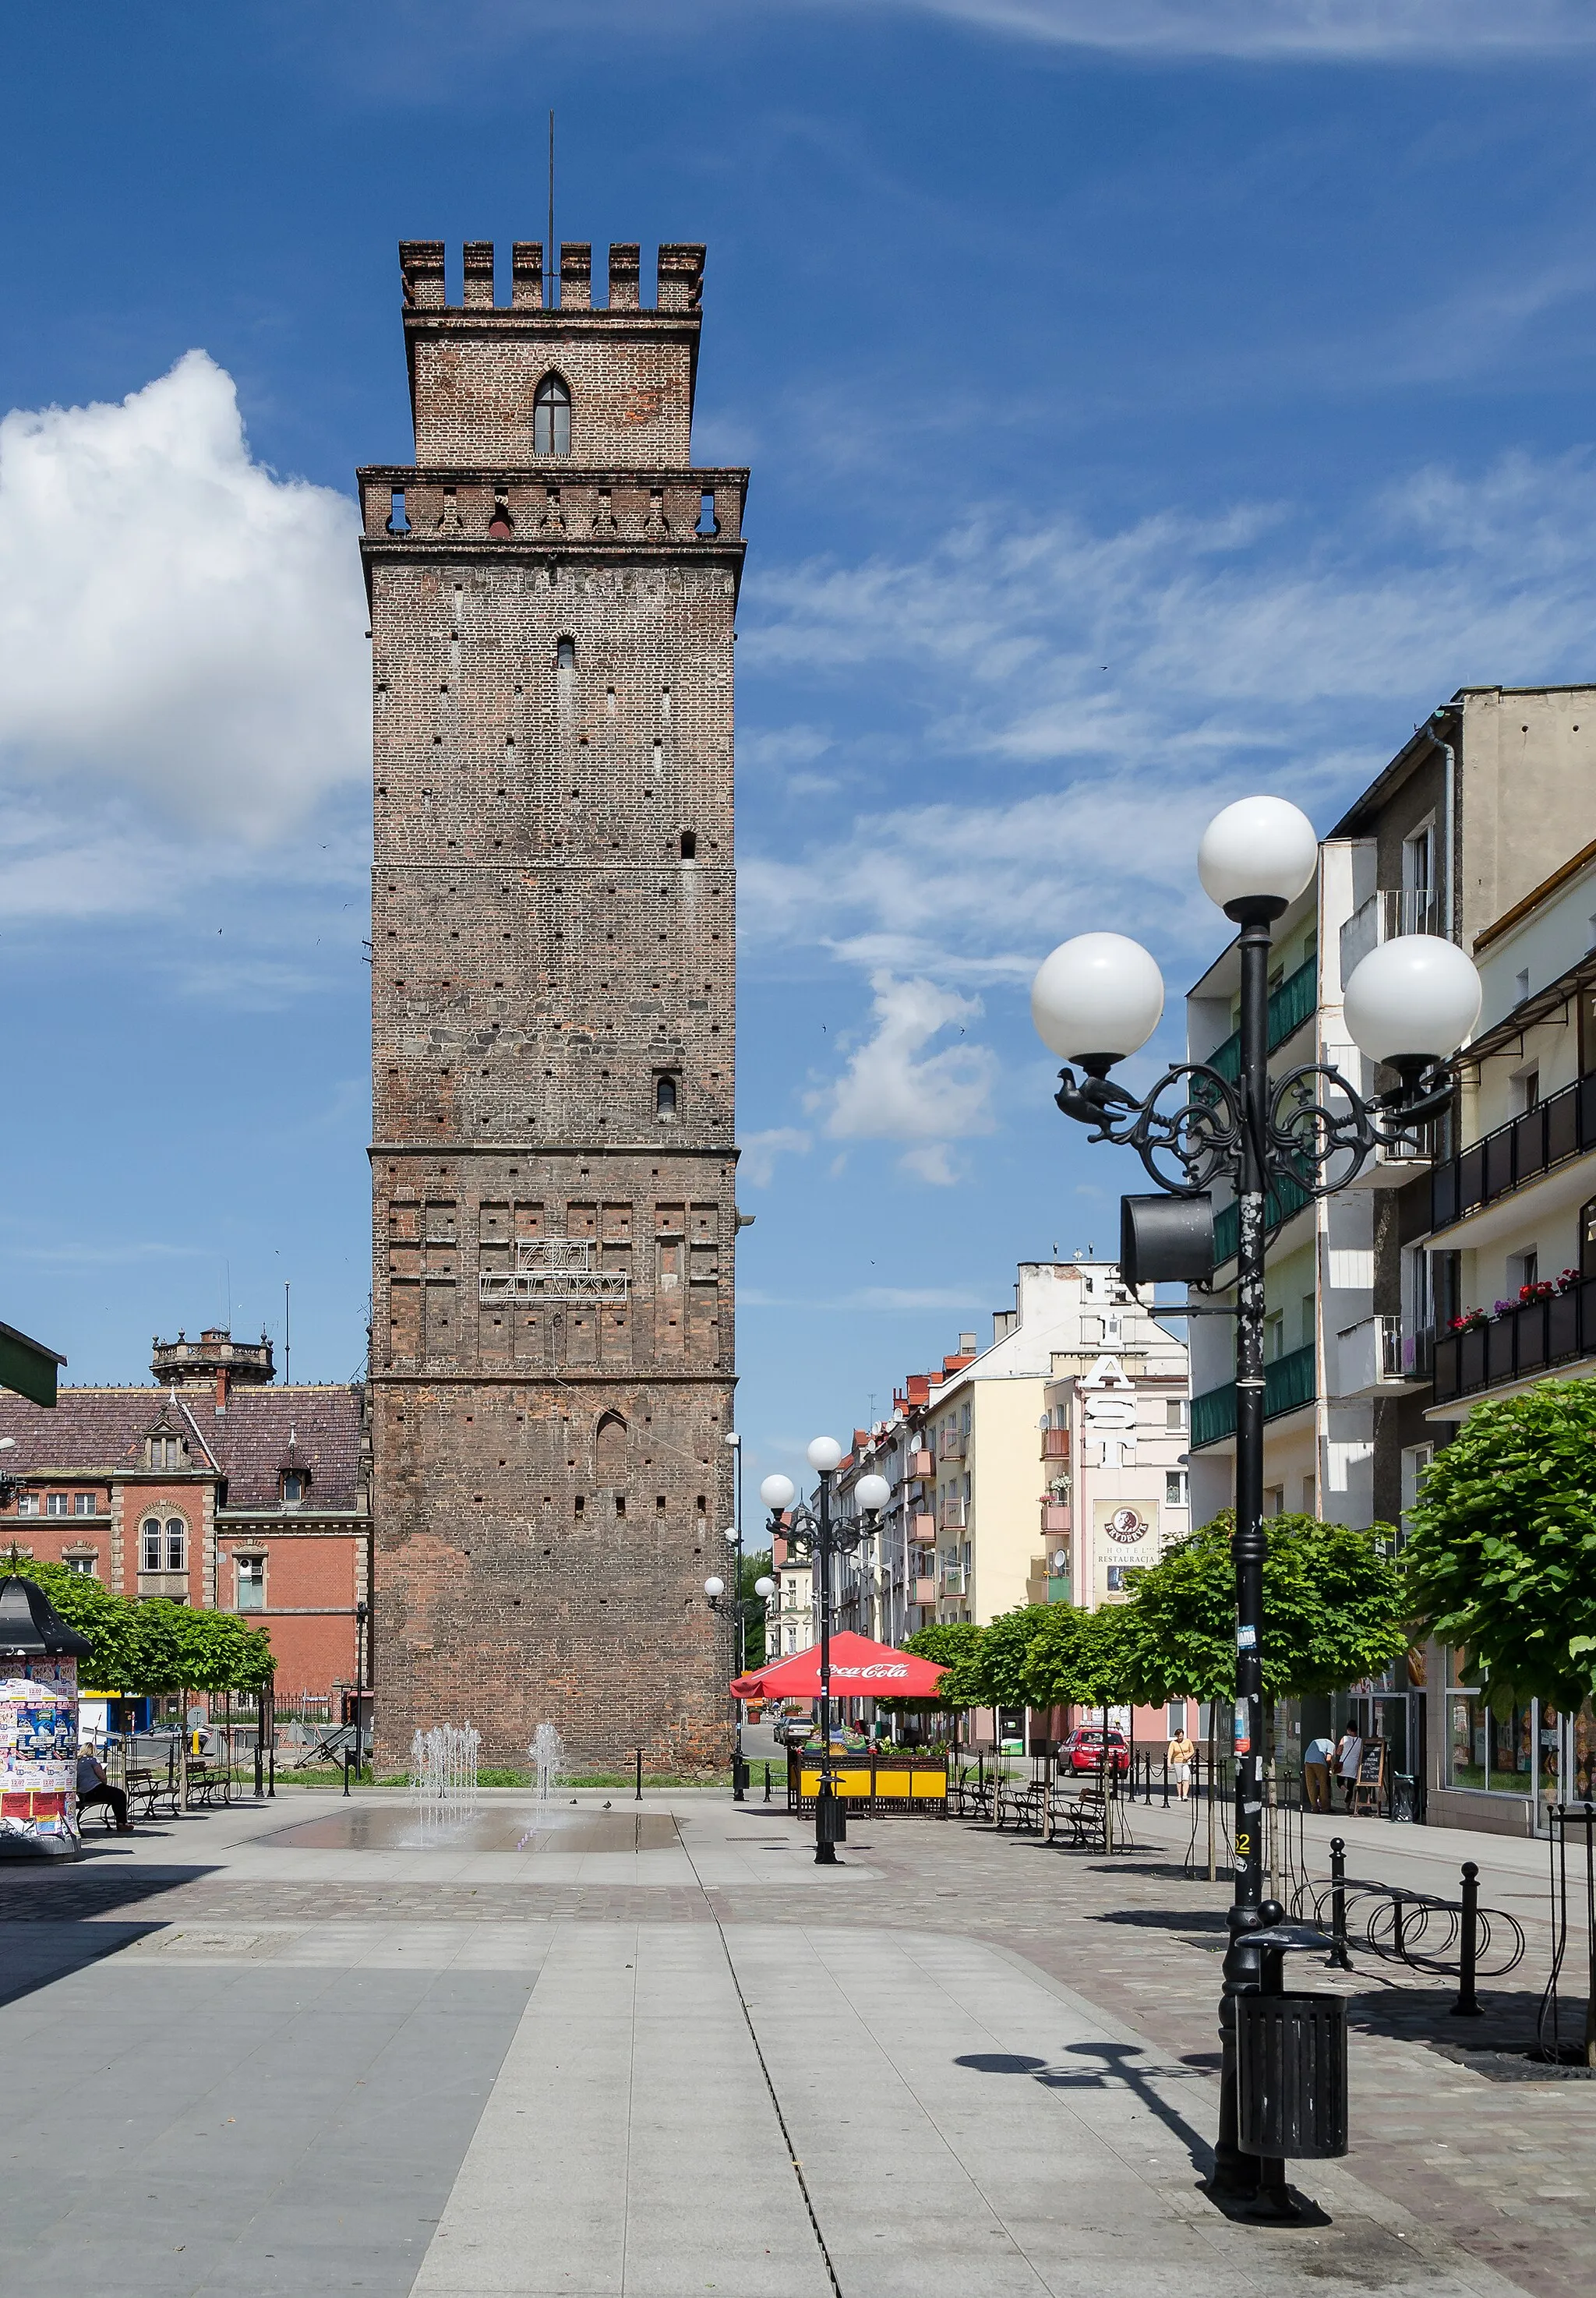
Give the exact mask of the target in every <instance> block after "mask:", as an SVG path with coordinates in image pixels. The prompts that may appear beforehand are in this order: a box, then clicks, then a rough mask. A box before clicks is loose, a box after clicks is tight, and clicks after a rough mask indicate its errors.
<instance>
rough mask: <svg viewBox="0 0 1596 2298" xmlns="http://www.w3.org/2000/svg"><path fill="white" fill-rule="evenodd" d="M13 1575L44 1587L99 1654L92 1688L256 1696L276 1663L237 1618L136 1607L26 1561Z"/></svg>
mask: <svg viewBox="0 0 1596 2298" xmlns="http://www.w3.org/2000/svg"><path fill="white" fill-rule="evenodd" d="M10 1568H11V1569H12V1571H14V1572H18V1573H20V1574H21V1576H22V1577H23V1578H24V1579H26V1580H31V1581H33V1582H35V1583H36V1584H37V1586H39V1587H40V1588H42V1589H43V1590H44V1591H45V1595H46V1596H48V1598H49V1599H50V1601H51V1603H52V1604H54V1607H55V1609H56V1610H57V1611H58V1612H59V1613H60V1615H61V1616H62V1619H63V1620H65V1622H66V1623H67V1624H68V1626H69V1627H73V1628H76V1629H77V1630H78V1631H79V1633H80V1634H82V1635H86V1636H87V1637H88V1639H89V1641H90V1643H91V1644H92V1646H93V1649H92V1650H91V1651H90V1653H89V1655H88V1657H87V1658H86V1659H85V1660H83V1661H82V1662H81V1663H80V1664H79V1670H78V1680H79V1682H80V1683H82V1684H84V1685H85V1686H87V1688H88V1689H89V1690H95V1691H120V1692H125V1693H128V1694H129V1695H130V1696H133V1697H136V1698H142V1697H143V1696H144V1695H145V1694H147V1693H164V1692H180V1691H229V1690H231V1691H254V1690H259V1689H260V1686H261V1685H263V1684H265V1683H269V1682H270V1680H271V1674H272V1670H273V1669H274V1667H275V1666H276V1665H277V1663H276V1661H275V1659H274V1658H273V1657H272V1650H271V1645H270V1643H269V1641H268V1640H267V1638H266V1636H265V1635H264V1634H263V1633H262V1632H261V1631H260V1629H258V1628H251V1627H246V1626H245V1625H244V1622H243V1621H242V1620H240V1619H238V1618H236V1616H234V1615H233V1614H232V1613H231V1612H207V1611H200V1610H198V1609H196V1608H193V1607H191V1606H189V1605H187V1604H174V1603H171V1602H170V1601H168V1600H166V1599H164V1598H161V1597H152V1598H150V1599H149V1600H148V1601H146V1602H145V1603H132V1602H129V1600H128V1598H127V1597H125V1596H119V1595H117V1594H116V1593H115V1592H114V1591H112V1590H111V1589H109V1588H107V1587H106V1586H105V1585H104V1584H103V1582H101V1581H98V1580H96V1579H95V1578H94V1577H93V1576H92V1575H89V1574H88V1573H84V1572H69V1571H68V1570H67V1568H66V1566H64V1565H62V1564H46V1563H44V1562H41V1561H39V1560H38V1559H37V1558H33V1557H28V1556H19V1557H16V1558H13V1559H12V1563H11V1567H10Z"/></svg>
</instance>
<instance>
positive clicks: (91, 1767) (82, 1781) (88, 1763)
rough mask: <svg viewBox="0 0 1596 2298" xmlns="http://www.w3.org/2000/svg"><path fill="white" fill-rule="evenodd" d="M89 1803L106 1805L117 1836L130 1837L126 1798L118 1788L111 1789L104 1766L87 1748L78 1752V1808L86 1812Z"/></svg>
mask: <svg viewBox="0 0 1596 2298" xmlns="http://www.w3.org/2000/svg"><path fill="white" fill-rule="evenodd" d="M91 1803H108V1804H109V1805H110V1806H111V1816H112V1819H114V1820H115V1822H116V1831H117V1833H118V1834H119V1835H131V1834H132V1832H133V1822H132V1821H131V1820H130V1819H129V1818H128V1798H127V1797H126V1796H125V1795H124V1794H123V1793H122V1791H121V1790H120V1788H113V1787H112V1784H111V1781H109V1780H108V1779H107V1778H106V1776H105V1766H104V1765H103V1763H102V1762H101V1761H100V1758H99V1757H98V1756H96V1755H95V1751H94V1749H93V1748H89V1747H82V1748H79V1750H78V1808H79V1812H83V1811H87V1808H88V1806H89V1805H90V1804H91Z"/></svg>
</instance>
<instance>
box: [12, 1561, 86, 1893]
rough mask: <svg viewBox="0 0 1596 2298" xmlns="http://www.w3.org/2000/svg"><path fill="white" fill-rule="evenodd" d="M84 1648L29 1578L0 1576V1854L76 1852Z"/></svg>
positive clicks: (22, 1855)
mask: <svg viewBox="0 0 1596 2298" xmlns="http://www.w3.org/2000/svg"><path fill="white" fill-rule="evenodd" d="M90 1649H91V1647H90V1645H89V1641H88V1638H87V1636H83V1635H79V1633H78V1631H77V1630H76V1629H75V1628H70V1627H69V1626H68V1625H67V1624H66V1622H65V1621H64V1620H63V1619H62V1616H61V1615H60V1613H59V1612H57V1611H56V1610H55V1608H54V1606H53V1605H52V1603H51V1602H50V1600H49V1598H48V1597H47V1596H46V1595H45V1591H44V1590H43V1589H42V1588H40V1587H39V1586H38V1585H37V1583H35V1582H34V1581H31V1580H26V1579H24V1578H23V1577H22V1576H21V1575H20V1574H18V1573H8V1574H7V1575H5V1577H4V1579H0V1858H12V1859H15V1858H32V1859H39V1858H44V1859H62V1858H65V1859H70V1858H72V1857H75V1856H76V1855H77V1852H78V1850H79V1832H78V1663H79V1659H81V1658H84V1657H87V1654H88V1652H89V1650H90Z"/></svg>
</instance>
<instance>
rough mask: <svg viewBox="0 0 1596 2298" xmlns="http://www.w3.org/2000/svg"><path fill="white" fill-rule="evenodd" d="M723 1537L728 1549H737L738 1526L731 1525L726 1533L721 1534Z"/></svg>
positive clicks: (727, 1527)
mask: <svg viewBox="0 0 1596 2298" xmlns="http://www.w3.org/2000/svg"><path fill="white" fill-rule="evenodd" d="M721 1537H722V1539H723V1540H724V1542H725V1543H726V1545H727V1547H728V1548H735V1547H736V1545H737V1526H736V1525H734V1524H729V1525H727V1526H726V1529H725V1531H724V1533H722V1534H721Z"/></svg>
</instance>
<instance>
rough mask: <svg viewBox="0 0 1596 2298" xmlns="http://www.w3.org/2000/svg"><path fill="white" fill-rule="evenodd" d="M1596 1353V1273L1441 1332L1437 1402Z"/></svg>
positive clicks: (1437, 1337) (1437, 1341) (1437, 1355)
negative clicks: (1545, 1297) (1460, 1329)
mask: <svg viewBox="0 0 1596 2298" xmlns="http://www.w3.org/2000/svg"><path fill="white" fill-rule="evenodd" d="M1588 1356H1596V1277H1585V1278H1584V1279H1583V1280H1582V1281H1581V1282H1580V1283H1578V1284H1576V1285H1571V1286H1570V1287H1569V1289H1568V1291H1567V1293H1554V1294H1552V1297H1551V1300H1549V1301H1530V1302H1525V1303H1524V1304H1523V1305H1522V1306H1521V1307H1519V1308H1517V1309H1509V1310H1508V1311H1507V1312H1506V1313H1505V1314H1504V1315H1502V1316H1500V1317H1492V1318H1488V1319H1487V1320H1486V1321H1485V1322H1484V1324H1479V1325H1476V1326H1474V1327H1472V1329H1471V1330H1469V1331H1468V1332H1466V1333H1437V1334H1436V1335H1435V1372H1434V1376H1433V1377H1434V1380H1435V1401H1436V1403H1437V1404H1450V1403H1451V1401H1452V1400H1453V1398H1454V1397H1460V1396H1476V1395H1478V1394H1479V1393H1480V1392H1481V1391H1482V1390H1484V1389H1491V1388H1501V1387H1502V1386H1504V1385H1506V1384H1507V1383H1508V1382H1509V1381H1523V1380H1534V1378H1535V1377H1536V1376H1538V1375H1539V1374H1542V1373H1550V1372H1551V1371H1552V1370H1553V1369H1554V1368H1555V1367H1557V1366H1559V1365H1566V1364H1568V1363H1569V1362H1571V1361H1572V1360H1574V1359H1575V1358H1577V1357H1588Z"/></svg>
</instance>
